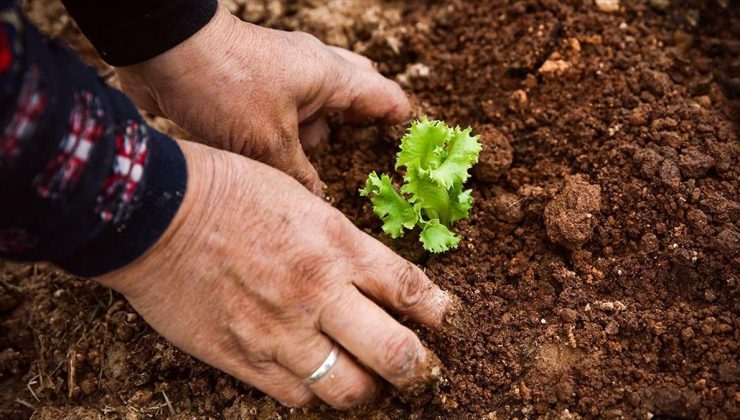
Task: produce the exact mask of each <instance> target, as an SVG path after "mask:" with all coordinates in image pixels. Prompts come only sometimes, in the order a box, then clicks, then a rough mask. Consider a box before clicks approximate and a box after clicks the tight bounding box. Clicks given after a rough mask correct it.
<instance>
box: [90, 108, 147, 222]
mask: <svg viewBox="0 0 740 420" xmlns="http://www.w3.org/2000/svg"><path fill="white" fill-rule="evenodd" d="M148 143H149V134H148V132H147V128H146V127H145V126H144V125H143V124H141V123H139V122H137V121H133V120H130V121H127V122H126V123H125V124H123V129H122V130H119V132H118V134H117V135H116V157H115V162H114V164H113V172H112V173H111V174H110V175H109V176H108V177H107V178H106V179H105V181H104V182H103V190H102V191H101V193H100V194H99V195H98V199H97V212H98V214H99V215H100V218H101V219H102V220H103V221H105V222H108V221H110V220H119V219H120V218H121V216H123V214H124V213H125V210H126V208H127V206H128V204H129V203H130V202H131V200H132V199H133V198H134V193H135V192H136V188H137V187H138V186H139V184H140V183H141V179H142V177H143V175H144V164H145V163H146V157H147V154H148Z"/></svg>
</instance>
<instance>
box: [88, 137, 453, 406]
mask: <svg viewBox="0 0 740 420" xmlns="http://www.w3.org/2000/svg"><path fill="white" fill-rule="evenodd" d="M180 145H181V147H182V149H183V152H184V153H185V156H186V160H187V162H188V188H187V191H186V193H185V197H184V199H183V203H182V205H181V208H180V210H179V211H178V213H177V215H176V217H175V219H174V221H173V223H172V225H171V226H170V227H169V228H168V230H167V231H166V233H165V234H164V236H163V237H162V238H161V239H160V240H159V241H158V242H157V243H156V244H155V245H154V246H153V247H152V248H151V249H150V250H149V251H148V252H147V253H146V254H145V255H144V256H142V257H141V258H139V259H138V260H137V261H135V262H134V263H132V264H130V265H129V266H127V267H124V268H122V269H120V270H118V271H116V272H114V273H111V274H108V275H106V276H104V277H101V278H99V279H98V281H100V282H101V283H103V284H105V285H107V286H109V287H112V288H114V289H116V290H118V291H120V292H121V293H123V294H124V295H125V296H126V298H127V299H128V300H129V301H130V302H131V304H132V305H133V306H134V308H136V310H137V311H138V312H139V313H140V314H141V315H142V317H143V318H144V319H145V320H146V321H147V322H148V323H149V324H150V325H151V326H152V327H153V328H154V329H155V330H157V331H158V332H159V333H161V334H162V335H163V336H165V337H166V338H168V339H169V340H170V341H171V342H172V343H173V344H174V345H176V346H177V347H179V348H180V349H182V350H183V351H185V352H187V353H190V354H191V355H193V356H195V357H197V358H199V359H200V360H202V361H204V362H206V363H208V364H210V365H212V366H215V367H217V368H219V369H221V370H223V371H225V372H227V373H229V374H231V375H233V376H235V377H236V378H238V379H240V380H242V381H244V382H247V383H249V384H252V385H254V386H255V387H257V388H259V389H260V390H262V391H264V392H265V393H267V394H269V395H271V396H273V397H275V398H276V399H278V400H279V401H280V402H282V403H284V404H286V405H290V406H301V405H304V404H307V403H308V402H309V401H311V400H312V399H313V398H314V396H317V397H319V398H321V399H322V400H324V401H326V402H327V403H329V404H331V405H332V406H334V407H336V408H339V409H343V408H349V407H351V406H354V405H356V404H358V403H360V402H363V401H364V400H366V399H368V398H369V397H370V396H372V395H373V393H374V392H375V390H376V387H377V383H376V380H375V379H374V378H375V377H374V375H373V374H371V372H375V373H377V374H379V375H380V376H382V377H383V378H385V379H386V380H387V381H389V382H390V383H392V384H393V385H395V386H396V387H398V388H399V389H402V390H408V389H410V388H415V387H416V386H419V385H423V384H424V383H425V382H427V381H429V380H431V379H432V378H433V377H434V376H435V375H438V373H439V372H438V370H439V369H438V365H437V364H436V362H435V361H436V360H437V359H436V357H435V356H434V355H433V354H432V353H431V352H430V351H429V350H427V349H426V348H425V347H424V346H423V345H422V343H421V341H420V340H419V338H418V337H417V336H416V335H415V334H414V333H413V332H412V331H411V330H410V329H408V328H406V327H404V326H403V325H401V324H400V323H398V322H397V321H395V320H394V319H393V318H392V317H391V316H390V315H388V314H387V313H386V312H385V311H384V310H383V309H381V307H380V306H378V304H382V305H384V306H386V307H388V308H390V309H393V310H395V311H396V312H398V313H399V314H402V315H406V316H409V317H410V318H411V319H413V320H415V321H417V322H419V323H422V324H425V325H428V326H432V327H435V326H438V325H439V324H440V323H441V322H442V319H443V317H444V315H445V313H446V311H447V308H448V306H449V302H450V300H449V296H448V295H447V294H446V293H445V292H443V291H442V290H440V289H439V288H438V287H437V286H435V285H434V284H433V283H432V282H431V281H430V280H429V279H428V278H427V277H426V276H425V275H424V273H423V272H422V271H421V270H420V269H419V268H418V267H416V266H414V265H413V264H411V263H409V262H407V261H406V260H404V259H402V258H401V257H399V256H397V255H396V254H394V253H393V252H392V251H391V250H390V249H388V248H387V247H385V246H384V245H382V244H381V243H380V242H378V241H376V240H375V239H373V238H372V237H370V236H368V235H366V234H365V233H363V232H361V231H360V230H358V229H357V228H356V227H355V226H353V225H352V223H351V222H350V221H349V220H347V219H346V218H345V217H344V215H342V214H341V213H340V212H339V211H338V210H336V209H334V208H333V207H331V206H330V205H328V204H327V203H325V202H324V201H322V200H321V199H319V198H318V197H315V196H313V195H311V194H310V193H309V192H308V191H306V190H305V189H304V188H302V187H301V186H300V185H299V184H298V183H297V182H296V181H294V180H293V179H291V178H290V177H288V176H286V175H284V174H281V173H280V172H278V171H277V170H275V169H273V168H270V167H268V166H265V165H263V164H261V163H258V162H255V161H251V160H249V159H244V158H242V157H240V156H237V155H234V154H231V153H226V152H221V151H217V150H213V149H210V148H208V147H206V146H202V145H198V144H195V143H188V142H181V143H180ZM268 180H269V182H268ZM375 302H378V304H376V303H375ZM332 342H336V343H338V344H339V345H340V346H341V350H340V353H339V358H338V361H337V362H336V364H335V365H334V367H333V368H332V369H331V370H330V372H329V374H328V375H327V376H325V377H323V378H322V379H320V380H318V381H317V382H315V383H313V384H311V385H307V384H306V383H304V382H303V379H304V378H306V377H308V376H309V375H310V374H311V373H312V372H314V371H315V370H316V369H317V367H319V366H320V365H321V364H322V362H323V361H324V360H325V358H326V357H327V355H328V354H329V352H330V349H331V348H332ZM435 371H436V373H435Z"/></svg>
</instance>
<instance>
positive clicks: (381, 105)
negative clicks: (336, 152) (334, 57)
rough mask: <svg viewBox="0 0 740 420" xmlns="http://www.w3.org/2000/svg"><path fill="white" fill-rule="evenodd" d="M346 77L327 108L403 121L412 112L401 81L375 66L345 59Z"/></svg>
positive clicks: (362, 115)
mask: <svg viewBox="0 0 740 420" xmlns="http://www.w3.org/2000/svg"><path fill="white" fill-rule="evenodd" d="M344 62H345V63H346V66H345V67H346V68H345V71H346V72H347V78H348V79H345V80H346V81H345V82H344V84H343V86H341V87H339V88H338V89H336V91H335V93H334V95H332V97H331V98H330V99H329V101H328V102H327V105H326V108H327V109H329V110H332V111H344V112H345V114H347V115H348V116H351V117H353V119H354V118H384V119H386V120H388V121H389V122H391V123H398V122H403V121H405V120H407V119H408V118H409V116H410V115H411V104H410V103H409V100H408V98H407V97H406V93H405V92H404V91H403V89H401V87H400V86H399V85H398V83H396V82H394V81H392V80H390V79H386V78H385V77H383V75H381V74H380V73H378V72H377V71H375V70H374V69H372V68H368V67H367V66H366V65H362V64H359V63H353V62H350V61H347V60H346V59H345V60H344Z"/></svg>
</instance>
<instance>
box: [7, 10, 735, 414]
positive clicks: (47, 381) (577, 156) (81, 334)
mask: <svg viewBox="0 0 740 420" xmlns="http://www.w3.org/2000/svg"><path fill="white" fill-rule="evenodd" d="M228 4H229V7H230V8H231V10H232V11H233V12H234V13H235V14H237V15H239V16H242V17H244V18H246V19H250V20H252V21H254V22H257V23H260V24H265V25H270V26H274V27H279V28H284V29H302V30H306V31H309V32H312V33H314V34H317V35H318V36H319V37H321V38H322V39H324V40H326V41H328V42H332V43H335V44H338V45H341V46H344V47H348V48H352V49H354V50H355V51H358V52H362V53H363V54H366V55H368V56H370V57H371V58H373V59H374V60H376V61H377V62H378V63H379V68H380V69H381V71H383V72H384V73H385V74H387V75H389V76H390V77H394V78H397V80H399V81H400V82H401V83H402V84H403V86H404V88H405V89H406V90H407V91H408V92H409V94H410V95H411V97H412V99H413V100H414V102H415V103H416V105H417V109H418V111H419V113H420V114H421V113H425V114H428V115H430V116H433V117H435V118H441V119H445V120H447V121H448V122H450V123H453V124H460V125H466V126H467V125H470V126H472V127H473V129H474V131H476V132H480V133H481V134H482V135H483V136H484V142H485V145H486V150H484V153H483V155H482V162H483V163H482V164H481V166H480V167H479V168H477V169H476V170H475V172H474V177H473V180H472V182H471V184H472V187H473V188H474V191H475V193H474V196H475V205H474V208H473V212H472V215H471V218H470V220H468V221H466V222H462V223H459V224H458V225H457V227H456V229H457V230H458V231H459V232H460V234H461V235H462V237H463V240H462V242H461V244H460V247H459V249H458V250H456V251H453V252H449V253H447V254H444V255H439V256H430V255H428V254H425V253H424V252H421V251H420V249H419V248H420V247H419V245H418V243H417V242H416V239H415V238H413V237H407V238H404V239H403V240H400V241H391V240H389V239H387V238H385V237H382V236H381V235H380V229H379V223H378V221H377V220H376V219H375V217H374V216H373V215H372V212H371V208H370V206H369V204H368V203H367V200H365V199H363V198H361V197H359V196H358V194H357V189H358V188H359V187H360V186H361V185H362V183H363V181H364V179H365V177H366V176H367V174H368V173H369V172H370V171H373V170H381V171H386V172H390V171H391V170H392V165H393V159H394V151H395V149H396V147H397V144H398V139H399V138H400V134H401V133H402V129H403V128H402V127H383V126H377V125H370V126H367V127H350V126H340V125H338V124H336V125H335V126H334V130H333V134H332V137H331V139H330V141H328V142H327V143H325V144H322V145H321V150H319V151H318V152H317V153H315V154H314V157H313V159H314V162H315V163H316V165H317V166H318V168H319V172H320V173H321V176H322V178H323V180H324V181H326V183H327V184H328V185H329V192H330V196H331V201H332V202H333V204H334V205H335V206H337V207H338V208H339V209H341V210H342V211H343V212H344V213H345V214H346V215H347V216H348V217H349V218H350V219H351V220H352V221H353V222H354V223H355V224H357V225H358V226H359V227H360V228H362V229H364V230H366V231H367V232H370V233H371V234H373V235H376V236H377V237H379V238H380V239H381V240H383V241H384V242H385V243H387V244H389V245H390V246H391V247H393V248H394V249H396V250H398V252H400V253H401V254H402V255H404V256H405V257H407V258H409V259H411V260H413V261H414V262H416V263H418V264H420V265H421V266H422V267H424V269H425V270H426V272H427V274H428V275H429V276H430V277H431V278H432V279H433V280H434V281H435V282H436V283H437V284H439V285H440V286H441V287H443V288H444V289H446V290H448V291H450V292H451V293H453V294H454V295H455V296H457V297H458V298H459V300H460V302H461V303H462V305H461V310H460V313H459V319H458V322H455V323H454V325H450V326H448V327H447V328H445V329H444V330H443V331H437V332H433V331H427V330H424V329H418V328H417V330H418V331H419V333H420V334H421V336H422V337H423V339H424V341H425V342H426V343H427V344H428V345H429V347H430V348H431V349H433V350H434V351H435V352H436V354H437V355H438V356H439V357H440V359H441V361H442V363H443V364H444V365H445V371H444V378H445V380H444V382H443V383H442V384H441V385H440V386H439V388H438V389H437V390H436V391H435V392H434V393H429V395H425V396H422V397H419V398H418V399H415V400H411V401H408V400H404V399H402V398H401V397H400V396H398V395H396V394H395V393H394V392H393V390H391V389H387V390H385V392H384V393H383V395H382V396H381V397H380V398H379V399H378V400H377V401H375V402H374V403H372V404H370V405H369V406H367V407H362V408H360V409H358V410H356V411H354V412H351V413H338V412H335V411H332V410H330V409H328V408H326V407H315V408H311V409H305V410H290V409H287V408H284V407H281V406H279V405H278V404H276V403H275V402H274V401H273V400H271V399H269V398H267V397H265V396H264V395H262V394H261V393H259V392H257V391H255V390H253V389H251V388H250V387H248V386H246V385H243V384H240V383H238V382H237V381H236V380H234V379H232V378H230V377H228V376H227V375H224V374H222V373H219V372H218V371H216V370H215V369H212V368H209V367H207V366H206V365H204V364H202V363H199V362H197V361H194V360H193V359H192V358H190V357H189V356H187V355H185V354H183V353H182V352H180V351H178V350H177V349H175V348H174V347H172V346H171V345H170V344H169V343H168V342H167V341H165V340H164V339H162V338H161V337H159V336H158V335H157V334H156V333H154V332H153V331H152V330H151V329H149V328H148V327H147V326H146V325H145V324H144V323H143V321H142V320H141V319H140V318H139V317H138V316H137V315H136V314H135V313H134V311H133V310H132V309H131V308H130V307H129V306H128V305H127V304H126V302H125V300H124V299H123V298H122V297H121V296H119V295H117V294H115V293H112V292H111V291H109V290H107V289H105V288H103V287H100V286H97V285H95V284H94V283H92V282H89V281H85V280H81V279H77V278H73V277H70V276H67V275H65V274H63V273H60V272H58V271H56V270H54V269H53V268H50V267H47V266H45V265H32V266H29V265H25V266H24V265H13V264H4V265H0V390H1V391H0V417H2V418H26V417H28V416H30V415H33V417H34V418H39V419H42V418H43V419H45V418H63V417H65V416H66V417H67V418H97V417H98V416H100V415H103V414H106V415H108V416H111V417H117V418H124V417H126V418H136V417H137V416H138V417H148V416H155V417H160V416H161V417H166V416H171V414H172V413H175V414H174V416H173V417H175V418H183V419H184V418H191V417H192V416H202V417H217V418H220V417H225V418H233V419H237V418H283V417H299V418H312V417H315V418H331V417H342V416H347V417H352V416H355V417H372V418H378V419H385V418H427V417H429V418H491V419H493V418H509V417H516V418H535V417H542V418H562V419H574V418H648V419H649V418H651V417H653V416H655V417H656V418H670V417H673V418H697V417H698V418H706V419H709V418H712V419H731V418H740V409H738V407H739V405H740V388H739V380H740V362H739V360H738V354H739V353H740V352H739V351H738V339H739V336H740V301H739V300H738V297H739V296H740V191H739V188H740V165H738V160H739V159H740V141H739V133H740V126H739V125H738V124H739V123H740V118H739V116H740V4H738V3H737V2H732V1H728V0H706V1H677V0H661V1H658V0H650V1H637V0H634V1H627V0H622V1H597V2H595V3H594V2H591V1H572V2H566V1H553V0H539V1H536V0H525V1H516V2H509V1H494V0H485V1H475V2H473V1H453V0H450V1H436V2H432V1H429V2H426V1H408V2H380V1H369V0H368V1H362V0H324V1H319V0H313V1H309V0H301V1H295V0H294V1H276V0H265V1H263V2H260V1H246V2H245V1H230V2H228ZM28 10H30V11H31V16H32V17H33V18H34V19H35V20H36V21H37V22H39V23H40V24H41V25H42V27H43V28H44V29H45V30H47V31H48V32H50V33H51V34H52V35H54V36H58V37H61V38H63V39H65V40H67V41H68V42H70V43H71V45H73V46H74V47H75V48H76V49H77V50H78V51H81V52H82V55H83V56H84V57H86V58H87V59H88V60H91V61H92V62H96V63H98V64H100V63H99V61H96V59H95V58H94V53H93V52H92V50H91V49H90V48H89V45H87V44H86V43H85V41H84V39H83V38H81V37H80V36H79V33H78V32H77V31H76V29H74V27H73V25H72V24H71V22H70V21H69V20H67V18H66V17H65V15H64V14H63V13H61V12H60V10H59V9H58V5H57V4H56V3H53V2H51V1H50V0H36V1H31V2H30V4H29V6H28ZM101 68H102V69H103V70H102V71H103V72H106V71H108V72H109V70H105V69H104V67H103V66H101ZM157 124H160V125H159V126H160V127H162V128H163V129H166V130H171V129H172V128H171V127H172V126H171V125H169V124H167V123H165V122H163V121H159V122H157ZM150 280H151V281H156V279H150ZM415 328H416V327H415Z"/></svg>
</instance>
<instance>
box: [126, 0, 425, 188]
mask: <svg viewBox="0 0 740 420" xmlns="http://www.w3.org/2000/svg"><path fill="white" fill-rule="evenodd" d="M117 72H118V75H119V77H120V80H121V86H122V88H123V90H124V91H125V92H126V93H128V94H129V95H130V96H131V97H132V98H133V99H134V100H135V101H136V102H137V104H138V105H139V106H141V107H142V108H144V109H147V110H148V111H150V112H153V113H155V114H159V115H162V116H166V117H168V118H169V119H171V120H172V121H174V122H175V123H177V124H178V125H180V126H181V127H183V128H185V129H186V130H187V131H189V132H190V133H191V134H193V135H194V136H195V137H196V138H199V139H206V140H207V141H208V142H209V143H208V144H209V145H211V146H214V147H217V148H220V149H224V150H229V151H232V152H235V153H239V154H242V155H244V156H247V157H250V158H252V159H256V160H259V161H261V162H264V163H266V164H268V165H270V166H272V167H275V168H277V169H279V170H281V171H283V172H285V173H287V174H289V175H291V176H292V177H294V178H295V179H297V180H298V181H299V182H301V183H303V184H304V185H305V186H306V187H307V188H309V189H310V190H311V191H313V192H314V193H316V194H320V192H321V185H322V184H321V182H320V180H319V176H318V174H317V172H316V170H315V169H314V167H313V166H312V165H311V163H310V162H309V161H308V159H307V158H306V155H305V154H304V151H303V148H302V145H303V146H311V145H314V144H316V143H318V141H319V140H320V139H321V138H322V137H323V136H325V135H326V134H327V125H326V115H327V113H329V112H340V111H341V112H342V113H343V114H344V115H345V116H347V117H348V119H350V120H357V119H362V118H385V119H387V120H389V121H390V122H400V121H403V120H405V119H407V118H408V117H409V116H410V113H411V107H410V105H409V102H408V99H407V98H406V96H405V94H404V92H403V91H402V90H401V88H400V87H399V86H398V85H397V84H396V83H395V82H392V81H390V80H388V79H386V78H384V77H383V76H381V75H380V74H379V73H378V72H377V71H376V70H375V68H374V67H373V65H372V63H371V61H370V60H368V59H367V58H365V57H362V56H360V55H357V54H355V53H353V52H350V51H347V50H345V49H342V48H337V47H330V46H326V45H324V44H323V43H321V42H320V41H319V40H317V39H316V38H315V37H313V36H311V35H308V34H306V33H302V32H285V31H278V30H272V29H267V28H262V27H259V26H256V25H252V24H249V23H246V22H242V21H241V20H239V19H237V18H235V17H234V16H232V15H231V14H229V12H228V11H227V10H225V9H224V8H223V7H221V8H219V10H218V12H217V14H216V16H215V17H214V18H213V19H212V20H211V22H209V23H208V24H207V25H206V26H205V27H204V28H202V29H201V30H200V31H198V32H197V33H196V34H195V35H193V36H192V37H190V38H189V39H187V40H186V41H184V42H183V43H181V44H179V45H177V46H176V47H174V48H172V49H171V50H169V51H167V52H165V53H163V54H160V55H159V56H157V57H154V58H152V59H150V60H147V61H145V62H143V63H140V64H135V65H131V66H127V67H122V68H118V69H117Z"/></svg>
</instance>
